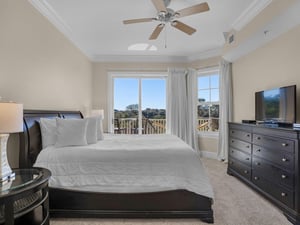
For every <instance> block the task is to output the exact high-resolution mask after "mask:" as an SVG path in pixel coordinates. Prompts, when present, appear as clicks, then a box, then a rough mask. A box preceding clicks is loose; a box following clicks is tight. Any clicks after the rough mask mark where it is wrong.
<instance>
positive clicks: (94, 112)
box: [91, 109, 104, 119]
mask: <svg viewBox="0 0 300 225" xmlns="http://www.w3.org/2000/svg"><path fill="white" fill-rule="evenodd" d="M91 116H100V117H101V118H102V119H104V110H103V109H93V110H92V112H91Z"/></svg>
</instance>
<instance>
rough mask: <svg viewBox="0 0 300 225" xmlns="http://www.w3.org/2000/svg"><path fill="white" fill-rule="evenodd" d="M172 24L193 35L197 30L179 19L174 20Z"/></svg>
mask: <svg viewBox="0 0 300 225" xmlns="http://www.w3.org/2000/svg"><path fill="white" fill-rule="evenodd" d="M171 25H172V26H173V27H175V28H177V29H178V30H180V31H182V32H184V33H186V34H188V35H192V34H193V33H195V32H196V29H194V28H192V27H190V26H188V25H186V24H185V23H182V22H180V21H178V20H174V21H172V23H171Z"/></svg>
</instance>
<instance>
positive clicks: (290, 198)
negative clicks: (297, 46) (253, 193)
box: [252, 171, 295, 208]
mask: <svg viewBox="0 0 300 225" xmlns="http://www.w3.org/2000/svg"><path fill="white" fill-rule="evenodd" d="M252 182H253V183H254V184H255V185H256V186H257V187H259V188H260V189H261V190H263V191H264V192H265V193H268V194H269V195H271V196H273V197H274V198H276V199H277V200H278V201H280V202H282V203H283V204H285V205H287V206H288V207H290V208H294V205H295V203H294V192H293V191H291V190H289V189H287V188H284V187H282V186H279V185H276V184H274V183H272V182H270V181H268V180H266V179H264V178H263V177H262V176H261V175H260V174H259V173H258V172H256V171H252Z"/></svg>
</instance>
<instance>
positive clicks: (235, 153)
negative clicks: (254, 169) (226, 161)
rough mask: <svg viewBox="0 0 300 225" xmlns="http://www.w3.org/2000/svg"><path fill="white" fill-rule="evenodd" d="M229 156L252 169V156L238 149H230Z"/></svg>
mask: <svg viewBox="0 0 300 225" xmlns="http://www.w3.org/2000/svg"><path fill="white" fill-rule="evenodd" d="M229 155H230V157H232V158H234V159H236V160H238V161H240V162H242V163H244V164H246V165H247V166H249V167H251V155H250V154H247V153H244V152H242V151H239V150H237V149H234V148H230V149H229Z"/></svg>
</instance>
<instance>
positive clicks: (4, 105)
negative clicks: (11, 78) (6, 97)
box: [0, 102, 23, 134]
mask: <svg viewBox="0 0 300 225" xmlns="http://www.w3.org/2000/svg"><path fill="white" fill-rule="evenodd" d="M21 131H23V105H22V104H17V103H13V102H0V133H2V134H8V133H17V132H21Z"/></svg>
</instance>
